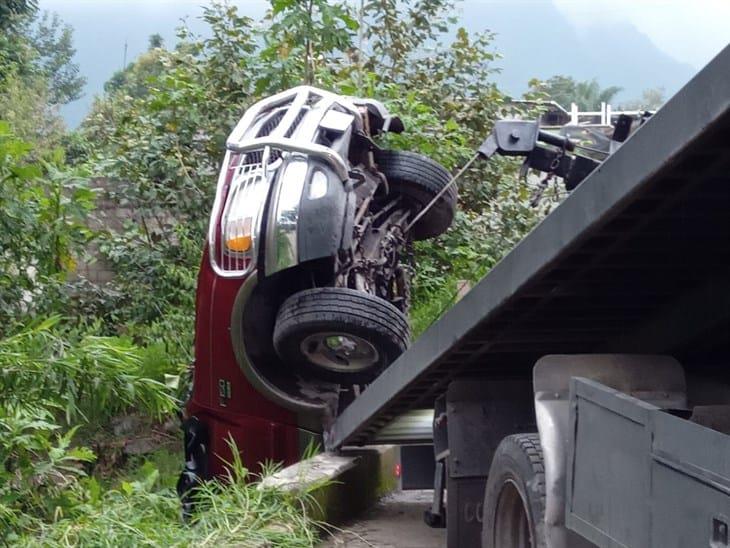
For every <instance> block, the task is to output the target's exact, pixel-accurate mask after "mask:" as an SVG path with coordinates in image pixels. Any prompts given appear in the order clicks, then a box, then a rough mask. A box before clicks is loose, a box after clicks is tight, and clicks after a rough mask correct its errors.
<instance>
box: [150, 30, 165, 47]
mask: <svg viewBox="0 0 730 548" xmlns="http://www.w3.org/2000/svg"><path fill="white" fill-rule="evenodd" d="M162 47H165V40H164V39H163V38H162V35H161V34H159V33H155V34H151V35H150V37H149V43H148V46H147V49H155V48H162Z"/></svg>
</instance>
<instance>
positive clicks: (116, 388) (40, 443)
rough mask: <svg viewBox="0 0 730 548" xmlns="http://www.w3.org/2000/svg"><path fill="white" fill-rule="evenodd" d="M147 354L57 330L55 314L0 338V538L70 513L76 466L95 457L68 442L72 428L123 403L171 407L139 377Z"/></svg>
mask: <svg viewBox="0 0 730 548" xmlns="http://www.w3.org/2000/svg"><path fill="white" fill-rule="evenodd" d="M147 358H148V355H146V353H145V352H144V351H142V350H141V349H139V348H137V347H135V346H134V345H132V344H131V343H130V342H129V341H127V340H124V339H118V338H110V337H96V336H91V335H86V334H75V333H73V332H69V331H68V330H64V329H63V328H62V327H61V326H60V324H59V318H51V319H49V320H46V321H43V322H39V323H32V324H29V325H25V326H22V327H20V328H17V330H15V331H14V332H12V333H10V334H8V335H7V336H5V337H4V338H2V339H0V372H1V374H0V395H1V396H0V541H5V542H15V541H17V540H18V537H17V535H19V534H21V533H22V532H23V531H35V530H37V529H38V528H39V527H42V526H43V523H50V522H52V521H53V520H56V519H57V518H58V517H59V515H63V514H64V513H65V512H71V513H72V512H74V511H77V510H78V502H79V501H78V500H76V497H77V495H78V490H79V489H80V485H79V479H80V478H82V477H83V476H84V475H85V469H84V467H83V466H82V465H83V464H84V463H90V462H92V461H93V460H94V458H95V456H94V454H93V453H92V452H91V451H90V450H89V449H86V448H84V447H81V446H74V445H72V443H71V441H72V438H73V437H74V434H75V432H76V431H77V429H78V428H79V426H81V425H91V424H94V425H98V424H100V423H103V422H104V421H107V420H108V419H109V418H110V417H112V416H114V415H116V414H118V413H120V412H121V411H126V410H127V409H129V408H130V407H135V408H137V409H139V410H141V411H143V412H146V413H148V414H150V415H152V416H157V417H160V416H163V415H166V414H168V413H170V412H171V411H172V410H173V409H174V407H175V406H176V401H175V400H174V399H173V398H172V397H171V395H170V393H169V390H168V389H167V388H166V387H165V385H164V384H162V383H160V382H158V381H155V380H153V379H151V378H149V377H148V376H146V375H147V374H148V371H146V368H147V367H148V364H147V361H146V360H147ZM74 423H75V424H76V426H73V427H71V425H72V424H74Z"/></svg>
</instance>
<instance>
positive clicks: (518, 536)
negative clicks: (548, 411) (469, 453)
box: [482, 434, 546, 548]
mask: <svg viewBox="0 0 730 548" xmlns="http://www.w3.org/2000/svg"><path fill="white" fill-rule="evenodd" d="M544 521H545V467H544V466H543V457H542V448H541V446H540V436H539V435H538V434H514V435H512V436H507V437H506V438H504V439H503V440H502V442H501V443H500V444H499V446H498V447H497V451H496V452H495V454H494V459H493V460H492V466H491V468H490V470H489V477H488V479H487V487H486V489H485V492H484V514H483V526H482V548H545V546H546V542H545V526H544Z"/></svg>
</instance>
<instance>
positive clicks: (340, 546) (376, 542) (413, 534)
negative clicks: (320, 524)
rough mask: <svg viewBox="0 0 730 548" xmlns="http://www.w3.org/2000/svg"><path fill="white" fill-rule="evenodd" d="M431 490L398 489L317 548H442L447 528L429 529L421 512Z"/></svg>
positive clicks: (444, 544) (428, 502) (426, 505)
mask: <svg viewBox="0 0 730 548" xmlns="http://www.w3.org/2000/svg"><path fill="white" fill-rule="evenodd" d="M432 497H433V491H426V490H424V491H397V492H395V493H393V494H390V495H387V496H386V497H384V498H383V499H381V500H380V502H379V503H378V504H377V505H375V506H374V507H373V508H371V509H370V510H368V511H367V513H365V514H364V515H362V516H360V517H359V518H358V519H357V520H355V521H353V522H351V523H345V524H343V525H342V526H341V528H342V529H343V530H342V531H340V532H338V533H336V534H335V535H333V536H332V537H330V538H328V539H325V540H324V541H323V542H322V543H320V544H319V548H344V547H346V548H365V547H371V546H377V547H378V548H441V547H443V546H446V529H431V528H430V527H428V526H427V525H426V524H425V523H423V511H424V510H426V509H427V508H428V507H429V505H430V503H431V498H432Z"/></svg>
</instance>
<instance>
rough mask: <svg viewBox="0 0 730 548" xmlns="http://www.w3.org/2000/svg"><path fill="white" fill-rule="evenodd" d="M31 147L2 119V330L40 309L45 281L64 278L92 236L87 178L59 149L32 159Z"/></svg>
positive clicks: (0, 284) (0, 285) (0, 126)
mask: <svg viewBox="0 0 730 548" xmlns="http://www.w3.org/2000/svg"><path fill="white" fill-rule="evenodd" d="M31 152H32V148H31V146H30V145H29V144H28V143H25V142H24V141H22V140H20V139H17V138H16V137H15V136H14V135H13V134H12V133H11V131H10V127H9V125H8V124H7V123H5V122H1V121H0V213H1V214H0V228H1V230H0V249H2V250H3V252H2V254H0V326H2V327H0V334H2V332H3V330H4V327H5V326H7V325H10V324H11V323H12V320H13V319H14V318H17V317H18V316H21V315H23V314H29V313H33V312H36V311H38V309H39V306H40V305H41V304H42V303H43V298H42V291H43V288H44V285H45V284H46V283H48V282H49V281H52V280H56V281H60V280H62V279H63V278H64V276H65V274H66V272H67V271H68V270H71V269H72V268H73V265H74V263H75V257H76V256H77V254H78V253H79V252H80V250H81V248H82V247H83V246H84V245H85V244H86V243H87V242H88V241H89V239H90V238H91V237H92V232H91V231H90V230H89V229H88V227H87V223H86V215H87V214H88V212H89V211H90V210H91V209H92V208H93V205H94V195H93V193H92V192H91V191H90V190H89V188H88V186H87V184H86V181H85V179H83V178H82V177H81V176H80V174H79V173H78V172H76V171H74V170H68V169H65V168H64V167H63V158H62V155H61V153H59V152H54V153H52V154H51V155H50V157H49V158H48V159H47V160H34V159H32V158H31V156H30V155H31ZM41 308H42V307H41Z"/></svg>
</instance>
